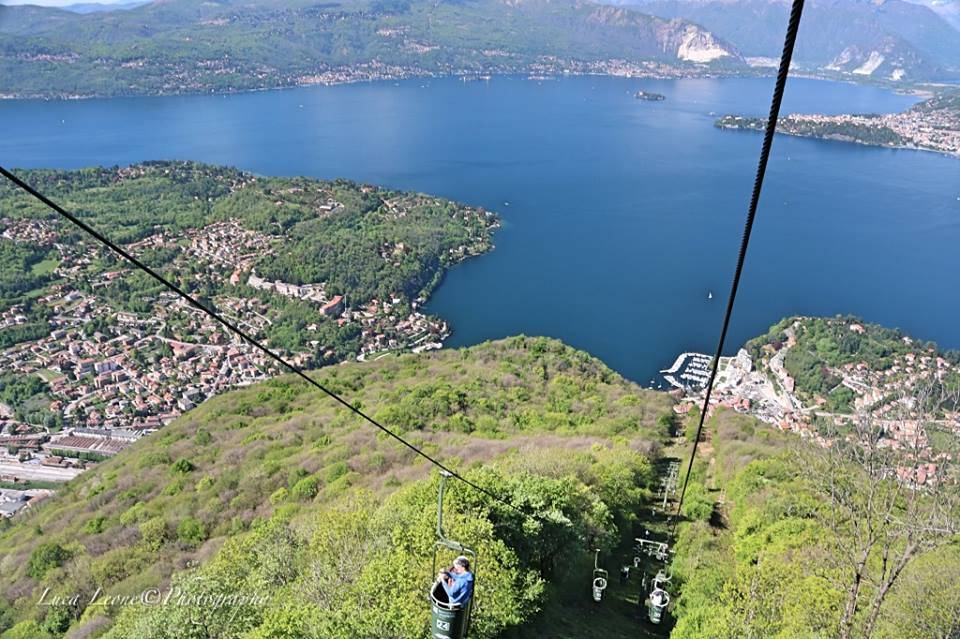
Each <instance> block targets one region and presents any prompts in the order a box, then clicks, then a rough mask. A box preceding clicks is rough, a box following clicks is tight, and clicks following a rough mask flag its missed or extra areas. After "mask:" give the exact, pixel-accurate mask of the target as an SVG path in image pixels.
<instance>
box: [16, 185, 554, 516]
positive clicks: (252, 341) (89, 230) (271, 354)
mask: <svg viewBox="0 0 960 639" xmlns="http://www.w3.org/2000/svg"><path fill="white" fill-rule="evenodd" d="M0 175H3V176H4V177H5V178H7V179H8V180H10V181H11V182H13V184H15V185H16V186H17V187H19V188H20V189H22V190H23V191H26V192H27V193H29V194H30V195H32V196H33V197H34V198H36V199H37V200H39V201H40V202H42V203H43V204H45V205H46V206H47V207H49V208H50V209H52V210H53V211H55V212H57V213H58V214H59V215H60V216H61V217H63V218H65V219H67V220H68V221H70V222H71V223H72V224H73V225H74V226H76V227H78V228H79V229H81V230H82V231H83V232H84V233H86V234H87V235H89V236H91V237H93V238H94V239H95V240H97V241H98V242H99V243H101V244H103V245H104V246H106V247H107V248H109V249H110V250H111V251H113V252H114V253H116V254H117V255H119V256H120V257H122V258H123V259H124V260H126V261H127V262H130V263H131V264H133V265H134V266H135V267H137V268H138V269H140V270H141V271H143V272H144V273H146V274H147V275H149V276H150V277H152V278H153V279H155V280H157V281H158V282H159V283H160V284H163V286H165V287H166V288H168V289H169V290H170V291H172V292H173V293H175V294H176V295H178V296H179V297H180V298H182V299H184V300H186V301H187V302H188V303H189V304H190V305H191V306H193V307H195V308H197V309H199V310H200V311H202V312H204V313H206V314H207V315H208V316H210V317H211V318H212V319H213V320H215V321H216V322H218V323H219V324H220V325H222V326H223V327H225V328H226V329H227V330H229V331H231V332H232V333H234V334H235V335H237V336H238V337H239V338H240V339H242V340H243V341H245V342H246V343H247V344H249V345H250V346H252V347H254V348H255V349H257V350H258V351H260V352H261V353H263V354H264V355H266V356H267V357H268V358H269V359H271V360H273V361H275V362H277V363H278V364H280V365H281V366H282V367H283V368H285V369H287V370H288V371H290V372H291V373H293V374H294V375H296V376H297V377H299V378H301V379H303V380H304V381H305V382H307V383H308V384H310V385H311V386H313V387H314V388H316V389H318V390H320V391H322V392H323V393H325V394H326V395H327V396H328V397H330V398H331V399H333V400H334V401H336V402H337V403H339V404H341V405H342V406H344V407H345V408H347V409H348V410H350V411H351V412H352V413H354V414H356V415H357V416H359V417H361V418H362V419H364V420H366V421H367V422H369V423H370V424H372V425H373V426H375V427H376V428H378V429H380V430H381V431H382V432H383V433H385V434H387V435H388V436H390V437H391V438H393V439H394V440H396V441H398V442H400V443H401V444H403V445H404V446H406V447H407V448H408V449H410V450H411V451H413V452H414V453H416V454H417V455H419V456H420V457H422V458H423V459H425V460H427V461H428V462H430V463H431V464H433V465H434V466H436V467H437V468H439V469H440V470H441V471H444V472H446V473H449V474H450V476H451V477H453V478H455V479H458V480H460V481H461V482H463V483H464V484H466V485H467V486H469V487H470V488H473V489H474V490H476V491H478V492H480V493H482V494H484V495H486V496H487V497H489V498H490V499H492V500H494V501H496V502H498V503H500V504H503V505H504V506H507V507H508V508H510V509H511V510H514V511H516V512H518V513H520V514H521V515H523V516H525V517H529V518H531V519H533V520H535V521H541V522H542V521H543V520H542V519H541V518H540V517H536V516H534V515H531V514H529V513H526V512H524V511H523V510H522V509H520V508H518V507H517V506H515V505H513V504H511V503H510V502H508V501H507V500H506V499H503V498H502V497H498V496H497V495H495V494H494V493H493V492H491V491H489V490H487V489H486V488H484V487H482V486H480V485H478V484H477V483H475V482H473V481H470V480H469V479H467V478H465V477H463V476H462V475H460V474H459V473H457V472H456V471H454V470H453V469H451V468H449V467H447V466H446V465H445V464H443V463H442V462H440V461H439V460H437V459H436V458H434V457H432V456H431V455H429V454H427V453H425V452H423V451H422V450H421V449H419V448H417V447H416V446H414V445H413V444H411V443H410V442H408V441H407V440H406V439H404V438H403V437H401V436H400V435H398V434H397V433H395V432H393V431H392V430H390V429H389V428H387V427H386V426H384V425H383V424H381V423H380V422H379V421H377V420H376V419H374V418H373V417H371V416H370V415H368V414H367V413H365V412H364V411H362V410H361V409H359V408H357V407H356V406H354V405H353V404H351V403H350V402H348V401H347V400H345V399H344V398H343V397H341V396H340V395H338V394H337V393H335V392H334V391H332V390H330V389H329V388H327V387H326V386H324V385H323V384H321V383H320V382H318V381H316V380H315V379H313V378H312V377H310V376H308V375H307V374H306V373H305V372H304V371H303V369H302V368H300V367H299V366H296V365H294V364H291V363H290V362H288V361H287V360H286V359H284V358H283V357H282V356H280V355H279V354H277V353H276V352H275V351H273V350H271V349H270V348H268V347H266V346H264V345H263V344H261V343H260V342H259V341H258V340H257V339H256V338H254V337H251V336H250V335H248V334H247V333H246V332H245V331H244V330H243V329H241V328H240V327H239V326H237V325H236V324H234V323H232V322H231V321H229V320H227V319H226V318H224V317H223V316H222V315H220V314H219V313H217V312H216V311H213V310H211V309H209V308H207V307H206V306H204V305H203V304H201V303H200V302H199V301H198V300H197V299H196V298H195V297H193V296H192V295H190V294H189V293H187V292H186V291H184V290H183V289H181V288H180V287H178V286H177V285H176V284H174V283H173V282H171V281H170V280H168V279H167V278H165V277H163V276H162V275H160V274H159V273H158V272H157V271H155V270H154V269H152V268H150V267H149V266H147V265H146V264H144V263H143V262H141V261H140V260H138V259H137V258H136V257H134V256H133V255H131V254H130V253H129V252H127V251H126V250H125V249H123V248H122V247H121V246H119V245H118V244H116V243H115V242H113V241H112V240H110V239H109V238H108V237H106V236H105V235H103V234H102V233H100V232H99V231H97V230H96V229H94V228H93V227H92V226H90V225H89V224H87V223H86V222H84V221H83V220H81V219H80V218H78V217H77V216H76V215H74V214H72V213H70V212H69V211H67V210H66V209H64V208H63V207H61V206H60V205H59V204H57V203H56V202H54V201H53V200H51V199H50V198H48V197H46V196H45V195H43V194H42V193H40V192H39V191H38V190H37V189H35V188H33V187H32V186H30V185H29V184H27V183H26V182H24V181H23V180H21V179H20V178H19V177H17V176H16V175H14V174H13V173H11V172H10V171H8V170H7V169H6V168H5V167H3V166H0Z"/></svg>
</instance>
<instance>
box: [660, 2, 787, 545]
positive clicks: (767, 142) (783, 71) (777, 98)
mask: <svg viewBox="0 0 960 639" xmlns="http://www.w3.org/2000/svg"><path fill="white" fill-rule="evenodd" d="M803 1H804V0H793V8H792V9H791V10H790V20H789V22H788V23H787V34H786V38H785V39H784V44H783V53H782V55H781V56H780V70H779V72H778V73H777V82H776V84H775V85H774V89H773V100H772V102H771V104H770V115H769V117H768V118H767V126H766V129H765V131H764V135H763V146H762V147H761V150H760V162H759V164H758V166H757V175H756V178H755V180H754V183H753V194H752V195H751V197H750V207H749V209H748V212H747V219H746V222H745V223H744V226H743V237H742V238H741V241H740V253H739V255H738V256H737V268H736V270H735V271H734V275H733V283H732V285H731V286H730V296H729V297H728V298H727V310H726V312H725V313H724V316H723V328H722V329H721V330H720V340H719V342H718V343H717V352H716V355H714V357H713V363H712V366H711V367H710V379H709V380H708V381H707V392H706V395H704V398H703V408H702V410H701V411H700V422H699V424H698V425H697V435H696V438H695V439H694V440H693V450H692V451H691V452H690V463H689V464H688V465H687V476H686V477H685V478H684V480H683V488H682V489H681V491H680V499H679V500H677V513H676V517H674V520H673V526H674V528H675V527H676V522H677V520H679V518H680V509H681V508H682V507H683V498H684V497H685V496H686V493H687V484H689V483H690V474H691V472H692V471H693V462H694V460H695V459H696V456H697V444H699V443H700V436H701V434H702V433H703V424H704V421H705V420H706V417H707V409H708V408H709V407H710V395H711V394H712V393H713V383H714V381H715V380H716V377H717V369H718V368H719V366H720V356H721V355H722V354H723V347H724V344H725V342H726V340H727V329H729V327H730V317H731V316H732V315H733V304H734V302H735V301H736V299H737V290H738V289H739V287H740V276H741V275H742V274H743V264H744V261H745V260H746V257H747V247H748V245H749V244H750V234H751V233H752V232H753V222H754V219H755V218H756V215H757V206H758V205H759V203H760V191H761V190H762V189H763V178H764V176H765V175H766V172H767V162H768V161H769V159H770V148H771V147H772V146H773V137H774V133H775V132H776V129H777V121H778V120H779V118H780V105H781V103H782V102H783V93H784V89H785V88H786V84H787V76H789V74H790V62H791V60H792V59H793V49H794V45H795V44H796V42H797V32H798V31H799V29H800V18H801V16H802V15H803Z"/></svg>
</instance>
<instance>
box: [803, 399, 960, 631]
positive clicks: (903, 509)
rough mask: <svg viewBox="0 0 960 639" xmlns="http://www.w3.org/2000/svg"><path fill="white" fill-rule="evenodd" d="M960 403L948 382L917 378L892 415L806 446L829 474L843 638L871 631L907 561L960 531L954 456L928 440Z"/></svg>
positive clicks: (868, 416) (823, 474)
mask: <svg viewBox="0 0 960 639" xmlns="http://www.w3.org/2000/svg"><path fill="white" fill-rule="evenodd" d="M957 404H958V396H957V394H956V391H955V390H954V391H951V390H949V389H948V388H947V387H946V386H944V385H943V384H940V383H938V382H933V383H929V382H927V383H925V384H923V385H918V386H914V387H913V388H911V389H910V390H909V391H905V392H904V394H903V395H902V396H901V397H900V398H899V399H898V400H897V401H896V402H895V404H894V408H893V410H891V411H888V413H887V414H886V415H883V416H879V415H877V414H876V413H870V412H861V413H860V414H858V415H857V416H856V417H855V418H854V420H853V423H852V426H853V428H852V432H851V433H850V434H848V435H847V436H846V437H839V438H837V439H836V440H835V441H834V442H833V444H832V445H831V446H830V447H829V448H827V449H826V450H825V451H823V452H818V453H810V452H808V453H805V457H806V458H807V459H806V460H805V461H806V462H807V463H809V464H810V468H811V470H813V471H814V472H817V473H818V474H819V475H820V476H819V477H818V479H820V480H821V481H822V482H823V486H824V490H825V492H826V495H827V497H828V500H827V511H826V512H827V518H828V522H827V523H828V526H829V529H830V530H831V531H832V532H833V533H834V545H835V549H836V552H837V554H838V559H839V560H840V561H841V562H842V565H843V566H844V567H845V568H846V570H844V571H843V574H844V583H843V584H842V587H843V590H844V591H845V592H846V601H845V605H844V608H843V614H842V617H841V621H840V628H839V631H838V635H839V637H841V638H842V639H849V638H850V637H852V636H855V635H856V636H859V637H863V638H869V637H871V636H872V635H873V632H874V630H875V629H876V626H877V620H878V618H879V615H880V611H881V609H882V607H883V604H884V601H886V599H887V596H888V595H889V593H890V590H891V588H893V586H894V584H896V582H897V579H898V578H899V577H900V575H901V574H902V573H903V571H904V569H905V568H906V567H907V566H908V565H909V564H910V562H911V561H913V560H914V559H915V558H916V557H918V556H919V555H921V554H923V553H925V552H927V551H929V550H932V549H934V548H937V547H938V546H941V545H943V544H946V543H948V542H949V540H950V538H951V537H952V536H953V535H955V534H956V533H957V532H958V531H960V517H958V513H960V491H958V483H957V479H958V478H957V475H956V473H955V472H954V471H955V465H954V463H953V459H952V457H951V456H950V455H948V454H937V453H936V452H935V451H933V450H932V449H931V447H930V444H929V433H930V432H931V431H932V429H933V428H936V427H944V426H946V427H949V428H952V429H955V428H957V427H958V425H957V424H956V423H955V422H952V423H951V422H950V419H949V417H948V418H947V419H946V420H945V419H944V414H945V411H948V410H950V409H952V410H956V407H957ZM949 414H950V413H949V412H946V415H948V416H949ZM855 630H857V632H856V633H855Z"/></svg>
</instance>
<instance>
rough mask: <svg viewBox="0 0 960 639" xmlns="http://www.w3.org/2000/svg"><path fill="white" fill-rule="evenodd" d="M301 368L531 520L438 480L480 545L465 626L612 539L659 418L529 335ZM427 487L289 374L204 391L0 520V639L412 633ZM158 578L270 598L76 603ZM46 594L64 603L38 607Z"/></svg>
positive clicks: (430, 482)
mask: <svg viewBox="0 0 960 639" xmlns="http://www.w3.org/2000/svg"><path fill="white" fill-rule="evenodd" d="M315 374H316V375H317V376H318V378H319V379H321V380H322V382H323V383H324V384H326V385H327V386H329V387H330V388H332V389H334V390H336V391H338V392H341V393H343V394H344V395H345V396H347V397H349V398H350V399H351V401H352V402H354V403H355V405H358V406H362V407H363V409H364V410H366V411H367V412H369V413H371V414H373V415H375V416H376V417H377V418H378V419H380V420H382V421H383V422H384V423H385V424H386V425H388V426H389V427H391V428H393V429H395V430H396V431H398V432H401V433H403V434H404V436H405V437H407V438H408V439H409V440H410V441H411V442H413V443H414V444H415V445H417V446H420V447H422V448H423V449H424V450H425V451H427V452H428V453H430V454H432V455H436V456H437V457H439V458H441V459H444V460H446V461H447V462H449V463H451V464H453V465H454V466H455V467H457V468H458V469H460V470H461V471H462V472H464V473H465V474H466V475H467V476H468V477H469V478H471V479H472V480H473V481H476V482H478V483H479V484H481V485H482V486H484V487H487V488H488V489H490V490H491V491H493V492H495V493H496V494H498V495H502V496H503V497H504V498H505V499H507V500H508V501H509V502H510V503H512V504H514V505H515V506H517V507H519V508H521V509H522V510H525V511H527V512H530V513H532V514H536V515H537V516H539V517H540V518H541V519H540V520H539V521H538V520H534V519H528V518H524V517H523V516H521V515H519V514H518V513H517V512H516V511H513V510H509V509H507V508H505V507H504V506H502V505H498V504H496V503H492V502H490V501H489V500H488V499H486V498H485V497H483V496H481V495H478V494H477V493H474V492H472V491H469V490H466V489H464V488H463V487H462V486H458V485H456V484H455V485H453V486H452V491H451V494H450V496H449V499H448V502H447V503H448V506H449V512H448V518H449V520H448V522H447V525H446V527H447V529H448V531H449V533H450V534H451V535H455V536H457V537H458V538H460V539H461V540H462V541H464V542H465V543H468V544H472V545H475V546H478V547H479V548H480V552H481V557H482V558H481V562H482V564H481V570H482V573H481V574H482V575H483V588H484V590H483V599H482V602H483V603H482V607H481V608H480V609H479V611H478V615H477V621H476V626H475V629H476V635H475V636H476V637H495V636H497V634H498V633H499V632H500V631H501V630H503V629H504V628H507V627H510V626H516V625H518V624H521V623H523V622H524V621H525V620H527V619H529V618H530V617H531V615H532V614H533V612H534V611H535V610H537V609H538V608H539V607H540V606H542V605H543V584H544V580H545V579H548V578H553V577H557V576H558V575H560V574H563V570H564V566H566V565H567V562H566V558H569V557H576V556H579V555H581V554H582V553H583V552H584V551H586V550H587V549H592V548H595V547H599V548H610V547H612V546H613V545H615V544H616V543H617V542H619V541H620V539H621V537H622V535H623V534H627V535H629V533H630V522H631V521H632V520H633V519H634V518H635V517H636V514H637V513H638V511H639V509H640V505H641V503H642V501H643V499H644V497H645V495H646V494H647V492H646V490H647V487H648V486H649V484H650V482H651V481H652V480H653V472H652V462H653V460H654V459H655V458H656V456H657V454H658V452H657V451H658V449H659V446H660V443H661V442H662V441H663V440H664V439H665V437H666V436H667V430H668V428H669V424H670V422H671V417H670V415H671V414H672V412H671V405H672V402H671V400H670V399H669V398H668V397H667V396H666V395H663V394H659V393H654V392H652V391H644V390H642V389H640V388H638V387H637V386H635V385H634V384H632V383H628V382H626V381H625V380H623V379H622V378H621V377H620V376H619V375H617V374H616V373H614V372H613V371H611V370H610V369H608V368H607V367H605V366H604V365H603V364H602V363H600V362H599V361H597V360H595V359H593V358H591V357H589V356H588V355H586V354H585V353H582V352H578V351H575V350H573V349H571V348H569V347H566V346H564V345H562V344H560V343H559V342H556V341H554V340H549V339H544V338H526V337H517V338H512V339H509V340H505V341H501V342H493V343H489V344H485V345H481V346H477V347H474V348H470V349H466V350H461V351H442V352H439V353H436V354H433V355H430V356H425V355H421V356H415V355H407V356H403V357H399V358H389V359H383V360H380V361H378V362H376V363H372V364H366V365H360V364H353V365H346V366H341V367H333V368H326V369H323V371H321V372H319V373H315ZM481 463H482V468H481V467H480V466H479V464H481ZM435 490H436V476H435V474H433V473H432V472H431V467H430V466H429V465H428V464H426V463H424V462H423V461H422V460H421V459H419V458H417V457H415V456H414V455H413V453H412V452H410V451H409V450H406V449H404V448H402V447H400V446H398V445H397V444H396V442H394V441H393V440H390V439H387V438H385V437H383V436H381V435H379V434H378V432H377V431H376V429H374V428H372V427H371V426H370V425H369V424H367V423H365V422H362V421H360V420H358V419H357V418H356V417H355V416H354V415H353V414H351V413H349V412H348V411H346V410H345V409H343V408H336V407H335V404H334V403H332V402H331V401H330V400H329V399H328V398H327V397H326V396H323V395H322V394H320V393H318V392H316V391H313V390H311V389H309V387H308V386H307V385H306V384H304V383H302V382H299V381H296V380H293V379H290V378H287V377H281V378H277V379H274V380H271V381H268V382H265V383H263V384H260V385H257V386H253V387H250V388H247V389H244V390H241V391H237V392H234V393H230V394H227V395H223V396H220V397H218V398H215V399H213V400H211V401H209V402H207V403H205V404H204V405H202V406H201V407H199V408H198V409H196V410H194V411H192V412H190V413H188V414H187V415H185V416H184V417H183V418H181V419H180V420H179V421H177V422H175V423H174V424H172V425H170V426H168V427H166V428H165V429H163V430H162V431H160V432H158V433H156V434H154V435H151V436H149V437H147V438H146V439H144V440H142V441H140V442H138V444H137V445H136V446H134V447H132V448H130V449H128V450H126V451H124V452H122V453H120V454H119V455H117V456H116V457H115V458H113V459H111V460H110V461H107V462H105V463H103V464H101V465H99V466H98V467H97V468H96V469H94V470H92V471H89V472H87V473H85V474H83V475H81V476H80V477H79V478H78V479H77V480H75V481H74V482H71V483H70V484H68V485H67V486H66V487H65V488H64V489H63V490H62V492H60V493H59V494H58V495H57V496H56V497H53V498H51V499H50V500H49V501H47V502H46V503H44V504H42V505H40V506H38V507H35V508H34V509H32V510H31V512H30V513H29V514H27V515H26V516H23V517H18V518H17V519H16V520H15V521H14V522H13V523H12V524H4V530H3V531H2V532H0V548H3V559H2V561H0V593H2V597H0V608H2V610H3V613H2V615H0V619H2V621H0V623H2V624H3V628H4V630H6V632H5V634H3V635H2V636H3V637H4V639H12V638H14V637H16V638H25V637H30V638H38V639H39V638H49V637H60V636H63V635H64V633H66V632H68V631H69V632H71V634H70V635H69V636H71V637H79V636H84V637H90V636H99V633H100V632H102V631H103V630H105V629H107V628H113V630H111V631H110V632H109V633H108V635H107V636H110V637H117V638H121V637H122V638H124V639H127V638H135V637H143V638H146V637H154V638H156V637H171V638H173V637H177V638H182V637H193V636H198V637H199V636H204V637H208V636H220V637H370V639H374V638H377V639H382V638H383V637H385V636H392V637H418V636H421V634H422V632H423V631H424V629H425V627H426V615H427V609H426V608H425V606H424V595H425V588H426V587H427V585H428V584H429V581H430V579H431V574H430V558H429V551H430V549H431V545H432V541H433V531H434V527H435V509H436V501H435V499H436V493H435ZM198 565H199V566H200V567H199V568H196V566H198ZM170 583H173V584H174V587H175V588H179V589H180V591H182V592H183V593H185V594H184V596H185V597H186V598H187V600H188V601H195V599H192V598H191V597H195V596H201V595H208V596H210V597H214V596H216V595H217V593H225V592H226V593H233V592H242V593H245V594H254V593H256V594H262V595H264V596H265V597H266V598H267V600H266V602H260V601H259V600H257V601H253V602H245V603H243V604H242V605H239V606H236V607H233V606H231V607H226V606H224V607H222V608H218V609H214V610H211V609H210V608H209V607H197V606H191V605H180V606H177V605H170V606H155V607H151V606H140V605H138V604H137V605H125V604H124V600H121V599H117V600H113V601H109V602H108V601H106V600H105V599H104V602H105V603H107V604H108V605H89V604H88V602H89V600H90V598H91V597H92V596H93V595H94V594H95V593H96V589H97V588H102V589H103V596H107V595H117V596H133V597H138V596H139V594H140V593H141V592H144V591H146V590H149V589H151V588H160V589H164V588H166V587H167V586H168V585H169V584H170ZM47 588H49V589H50V591H49V592H48V594H47V601H51V600H53V599H52V598H53V597H54V596H60V597H62V598H64V599H69V598H70V596H71V595H72V594H74V593H79V594H80V597H79V599H77V600H76V601H72V602H71V601H68V602H66V603H64V604H63V605H54V606H44V605H40V604H38V600H39V598H40V597H41V595H42V594H43V593H44V591H45V590H46V589H47ZM115 622H116V625H114V623H115ZM198 624H199V625H198ZM201 627H202V628H203V630H202V631H201V630H199V629H198V628H201ZM198 632H200V633H201V634H196V633H198Z"/></svg>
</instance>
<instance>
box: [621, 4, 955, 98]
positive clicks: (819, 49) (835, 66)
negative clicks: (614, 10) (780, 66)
mask: <svg viewBox="0 0 960 639" xmlns="http://www.w3.org/2000/svg"><path fill="white" fill-rule="evenodd" d="M616 4H621V5H629V6H633V7H636V8H637V9H640V10H642V11H647V12H649V13H652V14H654V15H658V16H661V17H664V18H685V19H688V20H691V21H693V22H695V23H697V24H701V25H703V26H704V27H705V28H706V29H708V30H710V31H711V32H713V33H715V34H716V35H718V36H720V37H722V38H724V39H726V40H729V41H730V42H732V43H733V44H734V45H735V46H737V47H738V48H739V49H740V50H741V51H742V52H743V54H744V55H746V56H755V57H778V56H779V54H780V51H781V49H782V47H783V32H784V27H785V25H786V22H787V17H788V15H789V11H790V3H789V2H785V1H782V0H616ZM795 61H796V62H797V64H798V65H800V66H804V67H808V68H811V69H818V70H822V71H825V72H832V73H840V74H844V75H848V76H853V77H870V78H876V79H886V80H893V81H900V80H931V79H942V78H955V77H958V76H960V31H957V29H955V28H954V27H953V26H951V25H950V23H948V22H947V21H946V20H945V19H944V18H943V17H942V16H941V15H938V13H936V12H934V11H933V10H932V9H930V8H929V7H927V6H923V5H920V4H913V3H910V2H904V1H902V0H886V1H884V2H868V1H866V0H814V1H813V2H808V3H807V6H806V9H805V12H804V17H803V23H802V25H801V29H800V36H799V39H798V42H797V49H796V54H795Z"/></svg>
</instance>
